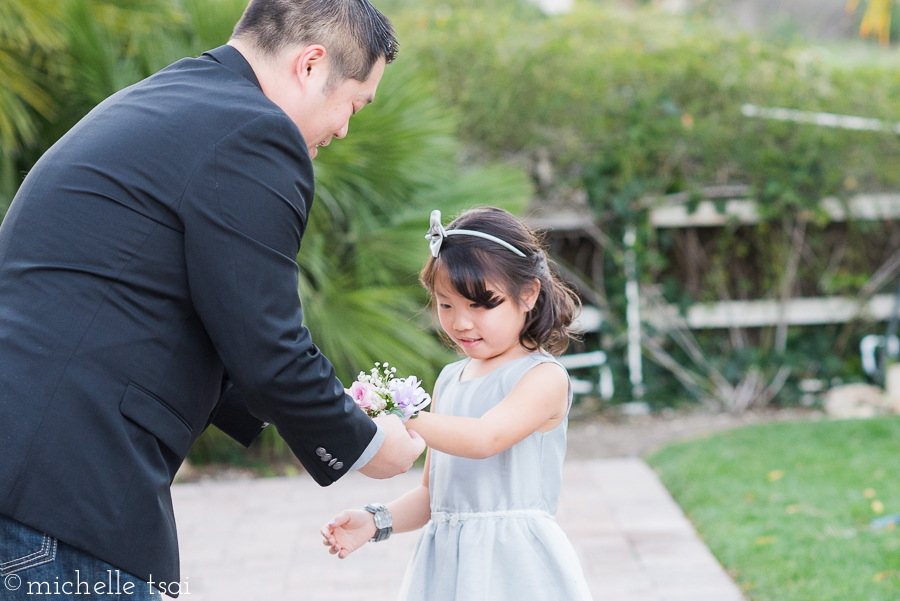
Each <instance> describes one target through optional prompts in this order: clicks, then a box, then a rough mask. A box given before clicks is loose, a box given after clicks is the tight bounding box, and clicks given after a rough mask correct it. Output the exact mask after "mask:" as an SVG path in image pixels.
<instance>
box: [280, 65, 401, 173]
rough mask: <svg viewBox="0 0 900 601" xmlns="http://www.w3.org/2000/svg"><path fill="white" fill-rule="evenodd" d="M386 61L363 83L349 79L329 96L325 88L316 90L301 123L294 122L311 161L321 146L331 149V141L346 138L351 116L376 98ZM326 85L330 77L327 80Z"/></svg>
mask: <svg viewBox="0 0 900 601" xmlns="http://www.w3.org/2000/svg"><path fill="white" fill-rule="evenodd" d="M384 67H385V61H384V58H381V59H379V60H378V62H377V63H375V66H373V67H372V73H371V74H370V75H369V78H368V79H367V80H366V81H364V82H361V81H357V80H355V79H347V80H345V81H344V82H343V83H341V84H339V85H338V86H337V87H335V88H333V89H332V90H331V91H330V93H328V94H326V93H325V85H321V86H320V87H318V88H317V89H316V90H314V94H313V97H312V98H311V100H312V102H311V104H310V105H309V107H308V109H307V111H305V114H304V115H303V119H302V120H299V121H298V120H295V122H296V123H297V126H298V127H299V128H300V133H302V134H303V139H304V140H306V147H307V148H308V149H309V156H310V158H316V154H317V153H318V147H319V146H328V144H329V142H331V139H332V138H343V137H344V136H346V135H347V129H348V128H349V126H350V117H351V116H353V115H354V114H356V113H357V112H359V111H360V110H361V109H362V108H363V107H364V106H366V105H367V104H369V103H370V102H372V100H373V99H374V98H375V90H376V89H377V88H378V83H379V82H380V81H381V77H382V75H384ZM325 81H326V82H327V78H326V80H325Z"/></svg>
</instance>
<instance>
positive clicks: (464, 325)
mask: <svg viewBox="0 0 900 601" xmlns="http://www.w3.org/2000/svg"><path fill="white" fill-rule="evenodd" d="M487 287H488V288H489V289H491V290H493V291H494V292H495V293H496V296H497V297H499V298H502V299H503V302H501V303H500V304H499V305H497V306H496V307H494V308H493V309H488V308H487V307H485V306H483V305H478V304H476V303H474V302H472V301H471V300H469V299H467V298H466V297H464V296H463V295H461V294H460V293H459V292H457V291H456V289H455V288H454V287H453V285H452V284H451V283H450V280H449V278H447V277H439V278H438V279H437V281H436V282H435V290H434V296H435V302H436V304H437V311H438V318H439V319H440V322H441V328H442V329H443V330H444V332H446V333H447V335H448V336H450V338H451V339H452V340H453V342H455V343H456V344H457V345H459V347H460V348H461V349H462V350H463V352H465V354H466V355H468V356H469V357H471V358H473V359H479V360H482V361H485V360H488V359H493V358H496V357H501V356H506V355H509V354H518V353H519V352H521V351H522V350H524V347H523V346H522V345H521V344H520V342H519V335H520V333H521V332H522V328H523V327H524V326H525V317H526V315H527V314H528V311H529V309H528V306H529V305H532V304H533V303H534V300H535V299H536V298H537V292H538V291H534V292H533V294H531V292H532V291H530V290H528V291H526V298H524V299H522V302H521V303H519V302H516V301H515V300H514V299H511V298H509V296H507V295H506V294H504V293H501V291H500V289H499V288H497V287H494V286H491V285H490V284H488V286H487Z"/></svg>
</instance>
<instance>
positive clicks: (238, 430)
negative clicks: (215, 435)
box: [207, 377, 266, 447]
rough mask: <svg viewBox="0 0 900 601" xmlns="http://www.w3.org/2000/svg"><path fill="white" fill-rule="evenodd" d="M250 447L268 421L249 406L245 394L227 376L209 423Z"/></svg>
mask: <svg viewBox="0 0 900 601" xmlns="http://www.w3.org/2000/svg"><path fill="white" fill-rule="evenodd" d="M209 425H213V426H215V427H217V428H218V429H219V430H221V431H222V432H224V433H225V434H227V435H228V436H230V437H231V438H233V439H234V440H236V441H237V442H239V443H240V444H242V445H244V446H245V447H249V446H250V445H251V444H253V441H254V440H256V439H257V437H259V435H260V433H261V432H262V431H263V428H265V426H266V423H265V422H264V421H262V420H261V419H258V418H256V417H255V416H254V415H253V414H252V413H250V410H249V409H248V408H247V401H246V399H245V398H244V395H243V394H242V393H241V391H240V389H238V388H237V387H236V386H235V385H234V384H233V383H232V382H231V380H229V379H228V378H227V377H226V378H225V380H224V382H223V383H222V395H221V396H220V397H219V402H218V403H217V404H216V407H215V409H213V413H212V415H211V416H210V417H209V424H207V426H209Z"/></svg>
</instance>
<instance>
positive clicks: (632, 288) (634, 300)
mask: <svg viewBox="0 0 900 601" xmlns="http://www.w3.org/2000/svg"><path fill="white" fill-rule="evenodd" d="M636 241H637V232H636V231H635V229H634V226H629V228H628V229H627V230H626V231H625V238H624V242H625V278H626V280H627V281H626V284H625V300H626V302H627V310H626V320H627V322H628V375H629V378H630V380H631V395H632V397H634V399H635V400H640V399H641V398H643V396H644V374H643V366H642V364H641V310H640V302H641V296H640V290H639V289H638V281H637V267H636V257H635V252H634V244H635V242H636Z"/></svg>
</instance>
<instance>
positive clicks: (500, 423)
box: [406, 363, 569, 459]
mask: <svg viewBox="0 0 900 601" xmlns="http://www.w3.org/2000/svg"><path fill="white" fill-rule="evenodd" d="M568 407H569V378H568V377H567V376H566V372H565V370H563V369H561V368H560V367H559V366H558V365H555V364H553V363H542V364H541V365H538V366H537V367H534V368H532V369H530V370H528V371H527V372H526V373H525V375H524V376H522V379H521V380H519V382H518V383H517V384H516V385H515V387H514V388H513V389H512V391H511V392H510V393H509V394H508V395H507V396H506V398H504V399H503V400H502V401H500V403H498V404H497V406H496V407H494V408H493V409H491V410H490V411H488V412H487V413H485V414H484V415H483V416H481V417H480V418H474V417H453V416H450V415H438V414H435V413H431V412H423V413H420V414H419V416H418V417H417V418H415V419H411V420H409V421H408V422H407V423H406V427H407V429H409V430H413V431H415V432H417V433H418V434H419V435H420V436H421V437H422V438H424V439H425V443H426V444H427V445H428V447H429V449H434V450H436V451H441V452H442V453H447V454H448V455H456V456H457V457H468V458H469V459H485V458H487V457H491V456H493V455H496V454H497V453H501V452H503V451H505V450H506V449H508V448H510V447H511V446H513V445H514V444H516V443H517V442H519V441H521V440H523V439H525V438H527V437H528V436H530V435H531V434H532V433H534V432H537V431H538V430H541V431H548V430H550V429H552V428H554V427H556V425H558V424H559V423H560V422H562V420H563V418H564V417H565V415H566V411H567V410H568Z"/></svg>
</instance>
